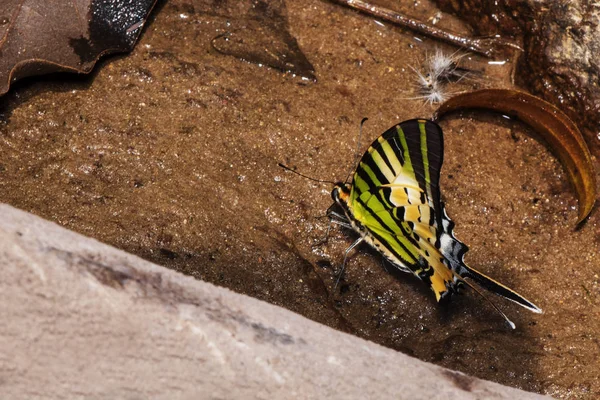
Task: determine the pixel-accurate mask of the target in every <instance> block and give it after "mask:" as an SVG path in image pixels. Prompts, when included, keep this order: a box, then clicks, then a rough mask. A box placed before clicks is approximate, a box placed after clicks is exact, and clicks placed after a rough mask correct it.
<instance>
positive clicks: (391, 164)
mask: <svg viewBox="0 0 600 400" xmlns="http://www.w3.org/2000/svg"><path fill="white" fill-rule="evenodd" d="M442 161H443V141H442V131H441V129H440V127H439V126H438V125H437V124H435V123H433V122H431V121H426V120H410V121H406V122H403V123H401V124H399V125H396V126H395V127H392V128H390V129H389V130H387V131H386V132H385V133H384V134H383V135H381V136H380V137H379V138H378V139H377V140H376V141H375V142H373V144H372V145H371V147H369V149H368V150H367V152H366V153H365V154H364V156H363V157H362V159H361V161H360V163H359V166H358V167H357V169H356V172H355V174H354V178H353V185H352V190H351V193H350V204H351V205H352V208H353V212H354V218H355V219H357V220H358V221H359V222H360V223H361V224H362V225H363V226H365V227H366V228H367V230H368V231H369V233H371V234H372V235H373V236H374V238H375V239H376V241H377V242H378V243H379V244H380V246H382V247H383V248H382V249H380V250H381V251H382V253H383V254H384V255H385V256H386V257H387V258H388V259H389V260H390V261H391V262H392V263H394V264H396V265H398V266H399V267H400V268H401V269H404V270H406V269H408V270H410V271H412V272H413V273H414V274H415V275H417V276H418V277H419V278H421V279H422V280H423V281H424V282H426V283H427V284H429V285H430V286H431V288H432V290H433V291H434V293H435V296H436V298H437V299H438V300H440V299H441V298H442V297H444V295H445V293H447V292H448V291H449V289H450V288H452V287H453V282H454V281H455V279H456V277H455V275H454V274H453V273H452V271H451V270H450V269H449V268H448V266H447V265H446V264H447V263H448V261H447V260H446V257H445V256H444V254H443V253H442V252H441V250H440V237H441V234H442V228H443V219H442V214H441V209H442V206H441V201H440V190H439V177H440V169H441V165H442Z"/></svg>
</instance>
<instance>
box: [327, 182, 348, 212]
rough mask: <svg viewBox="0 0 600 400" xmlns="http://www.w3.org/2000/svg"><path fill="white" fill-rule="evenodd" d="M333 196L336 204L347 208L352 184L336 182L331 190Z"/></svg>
mask: <svg viewBox="0 0 600 400" xmlns="http://www.w3.org/2000/svg"><path fill="white" fill-rule="evenodd" d="M331 198H332V199H333V202H334V203H335V204H338V205H340V206H342V208H346V207H347V204H348V199H349V198H350V185H349V184H347V183H342V182H338V183H336V184H335V186H334V187H333V190H332V191H331Z"/></svg>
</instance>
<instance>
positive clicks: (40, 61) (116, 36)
mask: <svg viewBox="0 0 600 400" xmlns="http://www.w3.org/2000/svg"><path fill="white" fill-rule="evenodd" d="M155 2H156V0H138V1H134V2H124V1H122V0H108V1H107V0H77V1H75V0H71V1H58V2H47V1H43V0H3V1H2V4H1V5H0V95H2V94H4V93H6V92H7V91H8V89H9V87H10V84H11V83H12V82H14V81H16V80H17V79H20V78H23V77H26V76H32V75H41V74H45V73H50V72H59V71H71V72H79V73H87V72H89V71H90V70H91V69H92V67H93V66H94V64H95V63H96V61H97V60H98V58H99V57H100V56H101V55H103V54H106V53H115V52H127V51H130V50H131V49H132V48H133V46H134V44H135V42H136V41H137V39H138V37H139V35H140V33H141V31H142V28H143V26H144V23H145V21H146V18H147V16H148V14H149V13H150V11H151V10H152V8H153V7H154V3H155Z"/></svg>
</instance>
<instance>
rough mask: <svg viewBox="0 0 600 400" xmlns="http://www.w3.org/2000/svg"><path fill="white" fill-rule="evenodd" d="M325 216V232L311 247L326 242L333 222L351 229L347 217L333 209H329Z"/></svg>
mask: <svg viewBox="0 0 600 400" xmlns="http://www.w3.org/2000/svg"><path fill="white" fill-rule="evenodd" d="M327 217H328V218H329V226H328V227H327V232H325V237H324V238H323V239H321V240H320V241H319V242H317V243H316V244H315V245H314V246H313V247H317V246H321V245H323V244H325V243H327V240H328V239H329V232H331V225H334V224H335V225H339V226H342V227H344V228H347V229H352V225H351V224H350V223H349V222H348V218H346V216H345V215H342V214H339V213H337V212H335V211H329V212H328V213H327ZM334 218H338V219H334Z"/></svg>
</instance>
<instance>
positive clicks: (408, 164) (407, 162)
mask: <svg viewBox="0 0 600 400" xmlns="http://www.w3.org/2000/svg"><path fill="white" fill-rule="evenodd" d="M396 131H397V132H398V137H399V138H400V143H401V145H402V158H403V159H404V164H403V165H402V167H403V168H404V171H403V172H404V173H405V174H412V175H414V174H415V171H414V169H413V163H412V160H411V157H410V151H409V150H408V143H407V141H406V135H405V134H404V130H403V129H402V125H396ZM423 189H424V188H423Z"/></svg>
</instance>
